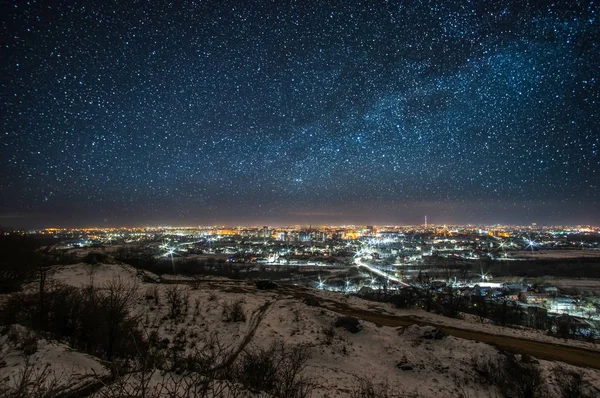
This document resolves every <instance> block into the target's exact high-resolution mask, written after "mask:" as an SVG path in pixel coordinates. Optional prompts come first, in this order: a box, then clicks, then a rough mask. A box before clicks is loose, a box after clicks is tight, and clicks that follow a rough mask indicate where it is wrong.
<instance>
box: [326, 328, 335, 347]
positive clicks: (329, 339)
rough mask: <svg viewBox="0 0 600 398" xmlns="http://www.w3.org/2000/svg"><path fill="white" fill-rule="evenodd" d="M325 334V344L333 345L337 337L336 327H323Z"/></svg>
mask: <svg viewBox="0 0 600 398" xmlns="http://www.w3.org/2000/svg"><path fill="white" fill-rule="evenodd" d="M323 335H324V336H325V344H326V345H331V344H332V343H333V340H334V339H335V329H334V328H333V326H329V327H326V328H323Z"/></svg>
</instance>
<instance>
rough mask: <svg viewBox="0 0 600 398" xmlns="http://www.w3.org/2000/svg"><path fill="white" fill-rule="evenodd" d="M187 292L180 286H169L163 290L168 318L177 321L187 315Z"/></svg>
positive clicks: (188, 295)
mask: <svg viewBox="0 0 600 398" xmlns="http://www.w3.org/2000/svg"><path fill="white" fill-rule="evenodd" d="M189 297H190V294H189V291H187V289H186V288H184V287H182V286H180V285H171V286H169V287H168V288H167V289H166V290H165V299H166V301H167V305H168V306H169V317H170V318H171V319H178V318H179V317H181V316H182V315H186V314H187V309H188V302H189Z"/></svg>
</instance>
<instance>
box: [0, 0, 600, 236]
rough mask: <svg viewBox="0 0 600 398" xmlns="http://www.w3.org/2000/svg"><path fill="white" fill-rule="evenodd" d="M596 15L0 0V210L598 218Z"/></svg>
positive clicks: (203, 216) (71, 219) (551, 6)
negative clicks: (0, 7)
mask: <svg viewBox="0 0 600 398" xmlns="http://www.w3.org/2000/svg"><path fill="white" fill-rule="evenodd" d="M344 3H345V4H344ZM336 4H337V5H336ZM599 12H600V11H599V7H598V4H597V3H596V2H594V1H579V2H578V1H573V0H568V1H567V0H565V1H554V2H544V1H532V2H531V4H526V2H525V1H516V0H515V1H500V0H499V1H426V0H421V1H365V2H358V1H347V2H325V1H323V2H317V1H308V0H307V1H243V2H242V1H239V2H237V1H234V2H230V1H225V2H208V1H204V2H200V1H197V2H191V1H173V2H162V1H130V2H126V1H122V2H114V1H104V0H102V1H95V2H93V1H61V2H46V1H44V2H36V1H28V2H24V1H16V2H15V1H10V2H9V1H3V2H2V9H1V10H0V14H1V15H2V16H1V17H0V18H1V19H2V25H1V28H2V30H1V33H2V34H1V39H0V40H1V44H2V47H1V52H0V56H1V59H2V63H1V66H0V68H1V75H0V82H1V88H2V90H1V95H2V101H1V108H0V114H1V116H2V119H1V122H0V123H1V126H2V130H1V134H2V135H1V137H2V139H1V141H0V142H1V146H0V151H1V157H0V165H1V168H2V175H1V176H0V189H1V208H0V211H1V214H0V217H1V218H0V225H17V226H18V225H32V226H33V225H36V226H37V225H39V226H42V225H50V224H53V225H92V224H96V225H105V224H106V225H128V224H156V223H169V224H178V225H181V224H188V225H196V224H203V225H204V224H212V223H279V224H285V223H295V222H301V223H304V222H306V223H309V222H311V223H319V222H321V223H325V222H365V223H367V222H376V223H386V222H389V223H411V222H421V221H420V220H421V219H422V217H423V215H425V214H427V215H428V217H429V220H430V223H431V222H439V223H441V222H457V223H458V222H472V223H474V222H520V221H523V222H534V221H536V222H540V223H563V222H565V223H579V222H582V223H588V222H589V223H598V222H600V203H599V199H600V194H599V192H600V189H599V187H600V156H599V153H598V151H599V150H600V131H599V126H600V118H599V113H600V108H599V105H600V85H599V79H600V76H599V68H600V66H599V65H600V40H599V39H598V37H600V21H599V20H598V13H599Z"/></svg>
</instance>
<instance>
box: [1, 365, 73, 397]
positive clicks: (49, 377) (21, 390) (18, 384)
mask: <svg viewBox="0 0 600 398" xmlns="http://www.w3.org/2000/svg"><path fill="white" fill-rule="evenodd" d="M6 381H8V380H6ZM71 382H72V376H67V375H66V373H65V372H62V373H57V372H55V371H53V370H52V369H51V368H50V365H49V364H46V365H44V366H43V367H41V368H36V367H35V364H34V363H33V362H31V358H30V357H29V356H25V357H24V366H23V368H22V369H21V370H20V371H19V372H18V373H17V375H16V377H15V378H14V379H13V383H6V384H5V385H4V386H2V387H0V396H2V397H6V398H30V397H36V398H54V397H56V396H57V395H58V394H59V393H60V392H61V391H62V390H63V389H64V387H65V386H68V385H69V384H70V383H71Z"/></svg>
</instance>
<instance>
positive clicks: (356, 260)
mask: <svg viewBox="0 0 600 398" xmlns="http://www.w3.org/2000/svg"><path fill="white" fill-rule="evenodd" d="M354 263H355V264H356V266H357V267H363V268H366V269H368V270H369V271H371V272H372V273H374V274H377V275H379V276H382V277H384V278H386V279H388V280H390V281H393V282H396V283H399V284H401V285H402V286H405V287H412V286H411V285H409V284H408V283H406V282H402V280H400V279H398V278H396V277H395V276H391V275H389V274H388V273H386V272H383V271H381V270H379V269H377V268H374V267H371V266H370V265H368V264H365V263H363V262H362V259H361V258H360V257H355V258H354Z"/></svg>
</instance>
